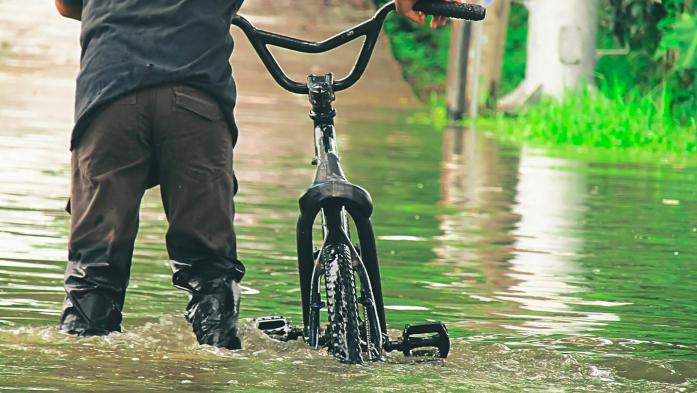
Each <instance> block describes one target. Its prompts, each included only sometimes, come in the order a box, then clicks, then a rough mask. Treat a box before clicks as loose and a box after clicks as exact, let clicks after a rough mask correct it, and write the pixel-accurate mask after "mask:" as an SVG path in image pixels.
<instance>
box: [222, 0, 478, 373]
mask: <svg viewBox="0 0 697 393" xmlns="http://www.w3.org/2000/svg"><path fill="white" fill-rule="evenodd" d="M414 9H415V10H416V11H420V12H423V13H425V14H429V15H439V16H446V17H452V18H459V19H468V20H483V19H484V17H485V14H486V10H485V9H484V8H483V7H481V6H478V5H472V4H460V3H452V2H441V1H420V2H418V3H417V4H416V5H415V7H414ZM394 10H395V4H394V2H390V3H387V4H385V5H384V6H382V7H381V8H380V9H379V10H378V11H377V12H376V13H375V15H374V16H373V17H372V18H370V19H368V20H366V21H364V22H362V23H360V24H358V25H356V26H354V27H352V28H350V29H348V30H345V31H343V32H342V33H339V34H337V35H335V36H333V37H331V38H328V39H327V40H325V41H321V42H310V41H305V40H301V39H296V38H291V37H287V36H283V35H280V34H275V33H271V32H268V31H263V30H259V29H257V28H256V27H254V26H253V25H252V24H251V23H250V22H249V21H248V20H247V19H245V18H244V17H243V16H240V15H236V16H235V17H234V19H233V20H232V24H233V25H235V26H237V27H239V28H240V29H241V30H242V31H243V32H244V34H245V35H246V37H247V38H248V39H249V41H250V43H251V44H252V46H253V47H254V50H255V51H256V53H257V54H258V55H259V57H260V58H261V60H262V62H263V63H264V65H265V66H266V68H267V70H268V71H269V73H270V74H271V76H272V77H273V78H274V80H275V81H276V82H277V83H278V84H279V85H280V86H281V87H283V88H284V89H286V90H287V91H289V92H291V93H296V94H304V95H308V96H309V99H310V104H311V108H312V109H311V111H310V118H311V119H312V120H313V122H314V142H315V157H314V159H313V160H312V164H313V165H315V166H317V172H316V175H315V179H314V181H313V183H312V185H311V186H310V188H309V189H308V190H307V191H306V192H305V194H304V195H303V196H302V197H301V198H300V201H299V204H300V217H299V219H298V223H297V252H298V273H299V276H300V289H301V291H300V292H301V302H302V311H303V328H302V329H299V328H293V327H291V325H290V322H289V321H288V320H287V319H286V318H283V317H267V318H260V319H257V327H258V328H259V329H261V330H262V331H264V332H265V333H266V334H268V335H269V336H271V337H273V338H275V339H278V340H282V341H287V340H293V339H298V338H302V339H304V340H305V341H306V342H307V343H308V344H309V345H310V347H312V348H315V349H317V348H319V347H327V348H328V350H329V351H330V352H331V353H332V354H333V355H334V356H335V357H336V358H337V359H339V360H340V361H342V362H346V363H352V364H361V363H363V362H364V361H365V360H382V359H383V358H384V357H383V356H384V352H391V351H395V350H398V351H402V352H403V353H404V354H405V355H412V354H417V353H418V354H422V351H419V352H415V351H414V350H416V349H419V348H427V347H430V348H434V349H436V350H437V351H436V352H430V353H431V354H433V355H435V356H439V357H442V358H445V357H447V356H448V352H449V350H450V338H449V336H448V331H447V328H446V327H445V324H443V323H442V322H437V323H422V324H414V325H407V326H406V327H405V329H404V332H403V336H402V337H401V338H400V339H398V340H397V341H390V339H389V336H388V335H387V323H386V320H385V309H384V304H383V298H382V287H381V281H380V270H379V266H378V254H377V248H376V244H375V236H374V233H373V228H372V225H371V221H370V216H371V214H372V212H373V202H372V199H371V197H370V194H369V193H368V191H366V190H365V189H363V188H362V187H360V186H357V185H355V184H352V183H350V182H349V181H348V180H347V179H346V176H345V175H344V172H343V170H342V169H341V165H340V163H339V153H338V147H337V140H336V129H335V127H334V118H335V116H336V111H335V110H334V108H333V107H332V103H333V102H334V101H335V98H336V97H335V93H336V92H339V91H342V90H346V89H348V88H350V87H351V86H353V85H354V84H355V83H356V82H358V80H359V79H360V78H361V76H362V75H363V73H364V72H365V69H366V67H367V66H368V63H369V61H370V57H371V55H372V53H373V50H374V48H375V44H376V42H377V39H378V36H379V34H380V31H381V30H382V25H383V23H384V21H385V18H386V17H387V15H388V14H389V13H390V12H392V11H394ZM360 37H365V41H364V43H363V47H362V48H361V50H360V52H359V55H358V59H357V60H356V64H355V65H354V67H353V70H352V71H351V72H350V73H349V75H348V76H346V77H345V78H343V79H340V80H334V76H333V74H331V73H330V74H325V75H310V76H308V78H307V82H306V83H300V82H296V81H294V80H292V79H290V77H288V76H287V75H286V74H285V73H284V72H283V70H282V69H281V67H280V65H279V64H278V62H277V61H276V59H275V58H274V56H273V55H272V54H271V52H270V50H269V48H268V46H277V47H281V48H285V49H289V50H294V51H298V52H303V53H323V52H327V51H330V50H332V49H335V48H337V47H339V46H342V45H344V44H346V43H348V42H350V41H353V40H355V39H358V38H360ZM317 217H319V218H320V222H321V227H322V245H321V247H319V248H317V249H316V247H314V246H313V226H314V225H315V222H316V221H317ZM351 226H353V227H354V228H355V233H357V236H358V243H356V244H355V245H354V243H353V242H352V240H351V237H350V234H351V231H350V228H351ZM322 281H323V282H324V291H322V289H321V284H322ZM322 292H324V293H325V294H326V298H325V299H326V304H325V303H324V302H323V301H322ZM325 306H326V307H327V312H328V320H327V321H326V326H324V327H323V324H322V323H321V321H320V320H321V318H320V310H321V309H322V308H324V307H325Z"/></svg>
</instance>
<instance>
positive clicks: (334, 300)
mask: <svg viewBox="0 0 697 393" xmlns="http://www.w3.org/2000/svg"><path fill="white" fill-rule="evenodd" d="M322 263H323V264H324V282H325V287H326V291H327V299H326V300H327V311H328V314H329V325H328V327H327V333H328V335H327V339H328V342H327V344H328V348H329V351H330V352H331V353H332V355H334V357H336V358H337V359H339V360H340V361H342V362H345V363H352V364H362V363H363V358H362V355H361V338H360V328H359V323H358V301H357V299H356V285H355V278H354V275H353V266H352V257H351V249H350V248H349V247H348V246H347V245H345V244H341V243H331V244H328V245H326V246H325V247H324V249H323V250H322Z"/></svg>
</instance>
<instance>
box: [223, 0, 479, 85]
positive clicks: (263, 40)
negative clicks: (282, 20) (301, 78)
mask: <svg viewBox="0 0 697 393" xmlns="http://www.w3.org/2000/svg"><path fill="white" fill-rule="evenodd" d="M394 10H395V4H394V1H390V2H389V3H387V4H385V5H384V6H382V7H381V8H380V9H379V10H378V11H377V12H376V13H375V15H374V16H373V17H372V18H370V19H368V20H366V21H365V22H362V23H360V24H358V25H356V26H354V27H352V28H350V29H348V30H345V31H343V32H341V33H339V34H337V35H335V36H333V37H331V38H328V39H326V40H324V41H320V42H312V41H305V40H301V39H297V38H292V37H288V36H284V35H281V34H276V33H271V32H268V31H264V30H259V29H257V28H256V27H254V25H252V23H251V22H249V21H248V20H247V19H245V18H244V17H243V16H241V15H235V16H234V17H233V19H232V24H233V25H235V26H237V27H239V28H240V29H241V30H242V31H243V32H244V34H245V35H246V36H247V39H249V42H250V43H251V44H252V47H254V50H255V51H256V52H257V54H258V55H259V57H260V58H261V61H262V62H263V63H264V66H266V68H267V69H268V70H269V73H270V74H271V76H272V77H273V78H274V80H275V81H276V82H277V83H278V84H279V85H281V87H283V88H284V89H286V90H288V91H290V92H291V93H297V94H307V93H308V87H307V84H306V83H300V82H296V81H294V80H292V79H291V78H290V77H289V76H288V75H286V73H285V72H284V71H283V69H282V68H281V66H280V65H279V64H278V61H276V59H275V58H274V56H273V54H271V51H270V50H269V48H268V47H269V46H277V47H280V48H285V49H289V50H293V51H296V52H302V53H323V52H328V51H330V50H332V49H336V48H338V47H340V46H342V45H344V44H346V43H348V42H351V41H353V40H355V39H358V38H360V37H365V41H364V42H363V47H362V48H361V51H360V53H359V55H358V59H357V60H356V64H355V65H354V67H353V70H351V72H350V73H349V74H348V75H347V76H346V77H345V78H343V79H339V80H336V81H335V82H334V91H341V90H346V89H348V88H349V87H351V86H353V85H354V84H355V83H356V82H358V80H359V79H361V77H362V76H363V73H364V72H365V69H366V67H367V66H368V63H369V62H370V57H371V56H372V54H373V50H374V49H375V43H376V42H377V39H378V36H379V34H380V30H382V25H383V23H384V22H385V18H386V17H387V15H388V14H389V13H390V12H392V11H394ZM414 10H415V11H419V12H423V13H425V14H428V15H436V16H446V17H450V18H458V19H467V20H473V21H479V20H483V19H484V17H485V15H486V9H485V8H484V7H482V6H479V5H475V4H461V3H456V2H446V1H441V0H435V1H429V0H420V1H418V2H417V3H416V4H415V6H414Z"/></svg>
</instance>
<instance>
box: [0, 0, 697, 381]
mask: <svg viewBox="0 0 697 393" xmlns="http://www.w3.org/2000/svg"><path fill="white" fill-rule="evenodd" d="M482 4H484V5H485V6H487V7H488V19H487V20H486V21H485V22H484V23H468V22H465V23H461V22H454V23H452V24H451V25H449V26H448V27H447V28H444V29H440V30H435V31H432V30H429V29H427V28H421V27H418V26H416V25H413V24H410V23H409V22H407V21H406V20H404V19H401V18H399V17H398V16H396V15H393V16H391V17H390V18H389V19H388V22H387V25H386V29H385V32H386V34H385V35H383V37H382V39H381V40H380V42H379V44H378V48H377V50H376V53H375V56H374V59H373V61H372V63H371V65H370V67H369V69H368V71H367V73H366V76H365V78H364V79H363V80H362V81H361V82H360V83H359V84H358V85H357V86H356V87H355V88H354V89H351V90H350V91H347V92H343V93H340V94H339V95H338V99H337V103H336V106H337V110H338V112H339V115H338V120H337V127H338V133H339V134H338V135H339V144H340V151H341V152H342V154H343V161H342V164H343V165H344V169H345V171H346V173H347V176H348V177H349V179H350V180H352V181H353V182H355V183H357V184H360V185H362V186H364V187H365V188H367V189H368V190H369V191H370V192H371V194H372V196H373V199H374V201H375V204H376V210H375V214H374V218H373V220H374V225H375V231H376V233H377V234H378V248H379V253H380V257H381V269H382V275H383V291H384V294H385V304H386V306H387V318H388V321H389V323H390V328H391V331H390V333H391V334H392V336H393V337H396V336H398V334H399V330H400V329H401V328H402V327H403V326H404V324H405V323H411V322H419V321H424V320H442V321H444V322H445V323H446V324H447V325H448V326H449V328H450V331H451V335H452V337H453V348H452V350H451V355H450V357H449V358H448V359H447V360H446V361H427V362H420V361H416V360H413V359H408V358H405V357H403V356H402V355H400V354H393V355H390V356H389V357H388V359H387V361H386V362H385V363H380V364H375V365H368V366H366V367H351V366H345V365H341V364H338V363H336V362H335V361H334V360H333V358H332V357H331V356H329V355H327V354H325V353H322V352H316V351H311V350H309V349H307V348H306V347H305V346H304V345H303V344H302V343H286V344H279V343H274V342H271V341H270V340H268V339H267V338H265V337H263V336H262V335H261V334H259V333H258V332H256V331H255V330H254V329H253V324H252V323H251V319H252V318H255V317H259V316H266V315H274V314H281V315H285V316H287V317H290V318H291V319H292V320H294V321H296V322H297V321H300V320H301V313H300V304H299V303H300V299H299V293H298V277H297V269H296V262H295V244H294V242H295V232H294V231H295V220H296V219H297V198H298V197H299V196H300V194H301V193H302V192H303V191H304V189H305V188H306V187H307V186H308V185H309V183H310V181H311V179H312V176H313V173H314V172H313V169H314V168H313V167H312V166H311V165H310V160H311V158H312V155H313V145H312V124H311V121H310V119H309V118H308V117H307V112H308V110H309V106H308V103H307V102H306V97H303V96H294V95H291V94H288V93H286V92H285V91H283V90H282V89H280V88H279V87H278V86H276V85H275V82H274V81H273V80H272V79H271V77H270V76H268V74H267V73H266V70H265V69H264V68H263V67H262V64H261V63H260V61H259V60H258V58H257V57H256V55H255V54H254V52H253V50H252V48H251V47H250V45H249V44H248V43H247V41H246V39H245V38H244V37H243V36H242V35H241V34H240V33H239V32H238V31H235V30H234V29H233V35H234V37H235V40H236V49H235V52H234V54H233V58H232V64H233V70H234V74H235V79H236V81H237V84H238V88H239V99H238V105H237V109H236V118H237V122H238V125H239V128H240V140H239V143H238V146H237V148H236V152H235V160H236V161H235V171H236V173H237V176H238V177H239V180H240V186H241V188H240V193H239V194H238V197H237V200H236V203H237V212H238V215H237V218H236V224H237V231H238V234H239V240H238V243H239V247H240V249H239V253H240V258H241V259H242V260H243V261H244V262H245V264H246V265H247V267H248V273H247V276H246V278H245V281H244V282H243V284H244V295H243V296H244V297H243V303H242V317H243V318H245V321H246V322H245V325H244V328H243V330H244V337H243V345H244V349H243V350H242V351H239V352H229V351H220V350H215V349H212V348H205V347H200V346H198V345H197V344H196V341H195V338H194V336H193V334H192V333H191V332H190V327H189V326H188V325H187V324H186V322H185V321H184V319H183V317H182V312H183V309H184V307H185V305H186V302H187V297H186V294H185V293H183V292H181V291H178V290H176V289H174V288H173V287H172V286H171V276H170V271H169V268H168V261H167V252H166V249H165V247H164V234H165V231H166V228H167V227H166V220H165V216H164V213H163V211H162V207H161V203H160V198H159V190H158V189H157V188H155V189H153V190H150V191H148V193H147V194H146V197H145V199H144V201H143V206H142V209H141V227H140V233H139V237H138V240H137V243H136V253H135V257H134V264H133V274H132V279H131V284H130V286H129V291H128V294H127V301H126V309H125V321H124V329H125V331H124V333H123V334H118V335H112V336H110V337H107V338H89V339H76V338H73V337H68V336H65V335H61V334H59V333H58V332H57V330H56V325H57V319H58V315H59V312H60V308H61V303H62V300H63V296H64V295H63V288H62V272H63V269H64V267H65V259H66V257H67V251H66V242H67V235H68V221H69V216H68V215H67V213H65V211H64V210H63V209H64V206H65V202H66V198H67V195H68V176H69V158H70V154H69V152H68V147H69V145H68V142H69V132H70V129H71V127H72V106H73V100H74V97H73V95H74V79H75V77H76V75H77V71H78V64H79V55H80V48H79V44H78V36H79V30H80V26H79V23H77V22H75V21H69V20H66V19H62V18H60V17H59V16H58V14H57V13H56V11H55V9H54V8H53V4H52V2H50V1H42V0H0V158H2V164H0V391H2V392H4V391H29V390H32V391H35V390H39V391H68V392H82V391H84V392H94V391H129V392H130V391H150V390H157V391H161V390H174V391H192V392H198V391H239V390H244V391H279V390H281V391H327V390H338V389H341V390H342V391H359V392H362V391H417V392H419V391H430V392H446V391H447V392H451V391H618V392H624V391H647V392H654V391H666V392H671V391H676V392H677V391H680V392H682V391H691V390H694V389H696V388H697V355H696V350H697V342H696V341H695V337H697V296H696V295H695V287H696V286H697V271H696V269H695V267H697V250H695V247H694V244H695V242H696V241H697V219H696V218H695V215H694V212H695V208H697V194H696V192H695V187H694V184H695V181H696V180H697V172H695V169H696V168H697V161H696V160H695V158H694V155H693V154H694V153H693V151H694V150H695V149H697V147H696V146H695V144H696V143H697V141H695V138H696V137H697V124H696V120H695V113H697V111H696V110H695V109H697V105H696V104H695V102H696V100H697V94H695V89H696V85H695V67H696V65H697V64H696V62H697V60H695V59H696V57H697V55H696V52H697V34H696V31H697V27H696V24H697V17H695V12H694V6H693V2H692V1H690V0H685V1H676V0H670V1H669V0H664V1H662V2H660V1H659V2H657V1H653V0H631V1H629V0H531V1H525V2H511V1H503V0H500V1H498V0H494V1H491V0H487V1H484V2H482ZM377 5H378V4H375V3H373V2H371V1H369V0H366V1H362V0H352V1H338V0H303V1H302V2H297V1H291V0H274V1H270V0H247V1H246V2H245V5H244V6H243V8H242V10H241V13H243V14H244V15H245V16H247V17H248V18H249V19H250V20H252V21H253V22H254V23H255V24H256V25H258V26H259V27H261V28H264V29H267V30H270V31H274V32H279V33H282V34H286V35H290V36H297V37H300V38H304V39H309V40H320V39H324V38H326V37H328V36H330V35H333V34H335V33H337V32H339V31H341V30H343V29H345V28H348V27H350V26H352V25H354V24H357V23H359V22H361V21H362V20H364V19H366V18H368V17H370V16H371V15H372V14H373V12H374V11H375V7H376V6H377ZM359 45H360V44H359V43H353V44H352V45H348V46H347V47H345V48H341V49H339V50H337V51H335V52H332V53H331V54H328V55H324V56H302V55H298V54H294V53H290V52H286V51H280V50H279V51H276V52H275V53H276V55H277V56H278V58H279V60H280V62H281V63H282V64H283V65H284V68H285V69H286V70H287V71H288V72H289V73H290V74H292V75H293V76H294V77H295V79H302V78H304V76H305V75H307V74H308V73H309V72H310V71H312V70H315V71H317V70H327V71H334V72H335V73H336V74H338V75H341V74H345V73H346V72H348V71H349V70H350V68H351V66H352V65H353V61H354V59H355V56H356V53H357V50H358V48H359ZM260 151H264V152H273V154H272V155H271V156H269V155H268V154H264V155H263V156H262V155H261V154H259V152H260Z"/></svg>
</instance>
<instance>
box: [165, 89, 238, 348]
mask: <svg viewBox="0 0 697 393" xmlns="http://www.w3.org/2000/svg"><path fill="white" fill-rule="evenodd" d="M157 94H158V98H157V105H158V107H157V110H156V119H155V122H154V124H155V126H154V129H153V130H154V144H155V151H156V156H157V163H158V166H159V168H160V169H159V171H160V172H159V178H160V185H161V191H162V202H163V205H164V208H165V213H166V215H167V220H168V221H169V229H168V231H167V237H166V240H167V251H168V252H169V257H170V260H171V264H172V268H173V270H174V276H173V282H174V285H175V286H177V287H178V288H180V289H184V290H187V291H188V292H189V293H190V294H191V301H190V302H189V305H188V306H187V312H186V318H187V320H188V321H189V322H191V323H192V325H193V328H194V332H195V333H196V336H197V338H198V340H199V342H200V343H202V344H210V345H214V346H219V347H225V348H230V349H234V348H239V347H240V342H239V339H238V338H237V318H238V315H239V300H240V293H239V292H240V291H239V281H240V280H241V279H242V276H243V275H244V266H243V265H242V263H240V262H239V261H238V260H237V248H236V240H235V230H234V224H233V219H234V215H235V209H234V203H233V196H234V193H235V184H236V183H235V179H234V174H233V169H232V158H233V153H232V148H233V145H232V143H233V142H232V133H231V131H236V130H230V128H229V125H228V123H227V121H226V120H225V118H224V116H223V113H222V111H221V109H220V107H219V106H218V104H217V102H216V101H215V100H214V99H213V98H212V97H210V96H208V95H206V94H205V93H203V92H201V91H199V90H196V89H194V88H191V87H187V86H171V87H163V88H160V89H158V93H157Z"/></svg>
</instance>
